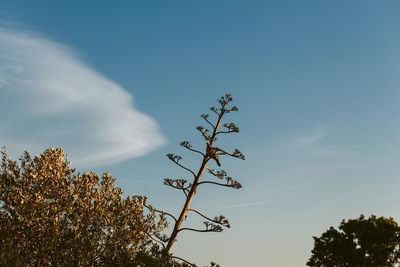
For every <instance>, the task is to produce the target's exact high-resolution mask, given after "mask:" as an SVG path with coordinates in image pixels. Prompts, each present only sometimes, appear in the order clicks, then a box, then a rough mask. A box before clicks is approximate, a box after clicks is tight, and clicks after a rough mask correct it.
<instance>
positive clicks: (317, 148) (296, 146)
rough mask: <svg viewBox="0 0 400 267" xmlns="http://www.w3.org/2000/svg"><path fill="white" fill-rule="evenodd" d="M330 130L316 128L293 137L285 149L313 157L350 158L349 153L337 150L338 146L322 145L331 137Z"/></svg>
mask: <svg viewBox="0 0 400 267" xmlns="http://www.w3.org/2000/svg"><path fill="white" fill-rule="evenodd" d="M331 130H332V129H329V128H328V127H326V126H316V127H314V128H313V129H312V130H311V131H310V132H309V133H306V134H301V135H296V136H294V137H293V138H292V139H291V140H290V141H289V142H288V144H287V146H286V148H287V149H289V150H296V151H298V152H300V151H301V152H303V153H306V154H308V155H314V156H322V157H325V156H326V157H336V156H337V157H342V156H350V155H351V153H349V152H348V151H345V150H343V149H341V148H339V147H340V146H337V145H336V146H334V145H326V144H324V141H326V140H327V139H328V138H330V137H331Z"/></svg>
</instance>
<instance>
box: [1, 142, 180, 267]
mask: <svg viewBox="0 0 400 267" xmlns="http://www.w3.org/2000/svg"><path fill="white" fill-rule="evenodd" d="M144 201H145V199H144V197H138V196H131V197H126V198H124V197H123V196H122V190H121V189H120V188H117V187H115V179H114V178H113V177H111V176H110V175H109V174H108V173H105V174H103V175H102V176H101V177H99V176H98V175H97V174H95V173H83V174H80V173H75V170H74V169H72V168H70V164H69V162H68V161H67V159H66V158H65V156H64V154H63V151H62V149H54V148H51V149H47V150H46V151H44V153H42V154H41V155H39V156H35V157H33V158H32V157H31V156H30V154H29V153H28V152H25V154H24V155H23V156H22V157H21V158H20V163H18V162H17V161H14V160H11V159H9V158H8V157H7V154H6V151H5V149H4V150H3V152H2V157H1V167H0V265H1V266H163V267H165V266H173V262H172V261H170V259H165V258H164V256H162V257H161V252H160V250H159V249H158V248H157V247H156V246H154V244H153V243H154V242H153V241H152V240H151V238H150V236H151V235H155V234H157V233H159V232H160V231H162V230H163V229H164V228H165V226H166V220H165V218H164V216H162V215H161V216H159V215H157V214H156V212H155V210H154V209H153V208H150V210H147V209H146V210H145V211H144V205H145V204H144ZM174 266H181V265H174Z"/></svg>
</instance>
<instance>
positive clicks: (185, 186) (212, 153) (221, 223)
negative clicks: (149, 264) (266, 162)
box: [154, 94, 245, 266]
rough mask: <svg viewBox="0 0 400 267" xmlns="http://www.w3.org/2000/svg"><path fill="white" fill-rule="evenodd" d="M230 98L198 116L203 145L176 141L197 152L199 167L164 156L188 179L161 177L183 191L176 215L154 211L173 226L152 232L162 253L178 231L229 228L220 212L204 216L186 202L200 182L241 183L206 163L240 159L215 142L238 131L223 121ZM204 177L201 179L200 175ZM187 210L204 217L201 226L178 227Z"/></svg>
mask: <svg viewBox="0 0 400 267" xmlns="http://www.w3.org/2000/svg"><path fill="white" fill-rule="evenodd" d="M231 102H232V97H231V95H229V94H227V95H225V96H223V97H221V98H220V99H219V100H218V105H217V106H216V107H211V108H210V111H211V112H212V114H213V115H214V118H213V116H210V115H209V114H202V115H201V118H202V119H203V120H204V125H205V126H203V125H201V126H197V128H196V129H197V130H198V131H199V132H200V135H201V136H202V137H203V139H204V147H203V149H196V148H194V147H193V146H192V145H191V144H190V142H189V141H183V142H181V143H180V145H181V146H182V147H184V148H185V149H187V150H189V151H190V152H193V153H195V154H197V155H200V158H201V159H200V161H199V167H198V169H190V168H188V167H187V166H185V165H184V163H182V161H181V160H182V157H181V156H179V155H174V154H167V157H168V159H170V160H171V161H172V162H173V163H174V164H176V165H177V166H178V167H180V168H182V169H184V170H185V171H186V172H187V173H188V176H189V178H188V179H172V178H165V179H164V184H165V185H167V186H170V187H172V188H174V189H177V190H179V191H181V192H182V193H183V194H184V195H185V202H184V204H183V206H182V209H181V212H180V214H179V215H178V216H175V215H173V214H171V213H167V212H164V211H158V210H157V211H158V212H160V213H161V214H165V215H166V216H168V217H170V218H171V219H172V220H173V229H172V232H171V234H170V235H169V236H167V235H165V234H164V235H159V233H155V235H154V238H155V239H156V240H157V241H158V242H159V243H160V244H161V246H162V247H163V248H164V250H165V252H166V255H170V253H171V249H172V246H173V245H174V243H175V241H176V238H177V236H178V234H179V233H181V232H182V231H195V232H200V233H205V232H222V231H223V229H224V228H229V227H230V224H229V221H228V220H227V219H226V218H225V217H224V216H223V215H219V216H214V217H211V216H207V215H205V214H204V213H203V212H201V211H199V210H196V209H192V208H190V204H191V202H192V200H193V198H194V196H195V194H196V191H197V190H198V188H199V187H200V186H207V185H214V186H221V187H227V188H233V189H240V188H241V187H242V185H241V184H240V183H239V182H238V181H236V180H234V179H233V178H232V177H231V176H229V175H228V173H227V172H226V171H225V170H222V169H214V168H212V167H210V166H212V164H214V163H215V164H216V165H217V166H218V167H221V162H220V161H221V159H222V157H225V156H228V157H233V158H237V159H242V160H244V159H245V158H244V155H243V154H242V153H241V152H240V151H239V150H238V149H234V150H233V151H232V152H230V151H227V150H225V149H223V148H221V147H217V146H216V141H217V138H220V137H222V136H223V135H226V134H231V133H238V132H239V128H238V127H237V126H236V125H235V124H234V123H233V122H226V121H224V119H225V117H226V115H228V114H229V113H231V112H236V111H238V108H237V107H236V106H230V104H231ZM204 177H205V178H206V179H205V180H203V178H204ZM190 214H194V215H197V216H200V217H202V218H203V219H204V220H205V221H204V228H203V229H195V228H191V227H186V226H185V227H182V225H183V221H184V220H185V219H186V217H187V216H188V215H190ZM173 258H176V259H179V260H182V261H184V262H186V263H189V262H187V261H186V260H184V259H182V258H179V257H175V256H173ZM211 266H218V265H217V264H215V263H213V262H212V263H211Z"/></svg>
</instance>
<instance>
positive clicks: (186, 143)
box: [180, 141, 204, 156]
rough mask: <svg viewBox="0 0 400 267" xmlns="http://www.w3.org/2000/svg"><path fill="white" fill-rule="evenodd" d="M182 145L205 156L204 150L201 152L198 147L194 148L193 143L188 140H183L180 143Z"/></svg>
mask: <svg viewBox="0 0 400 267" xmlns="http://www.w3.org/2000/svg"><path fill="white" fill-rule="evenodd" d="M180 145H181V146H183V147H184V148H186V149H188V150H190V151H193V152H196V153H199V154H200V155H202V156H204V153H203V152H201V151H199V150H196V149H193V148H192V145H191V144H190V143H189V142H188V141H183V142H181V143H180Z"/></svg>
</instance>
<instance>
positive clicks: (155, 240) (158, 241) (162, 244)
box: [147, 234, 165, 249]
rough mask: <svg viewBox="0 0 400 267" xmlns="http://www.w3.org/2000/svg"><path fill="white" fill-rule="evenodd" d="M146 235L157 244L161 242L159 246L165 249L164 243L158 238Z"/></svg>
mask: <svg viewBox="0 0 400 267" xmlns="http://www.w3.org/2000/svg"><path fill="white" fill-rule="evenodd" d="M147 235H148V237H150V239H151V240H153V241H154V242H157V243H159V244H161V246H162V247H163V249H165V244H164V243H163V242H161V241H160V240H157V239H155V238H154V237H152V236H151V235H150V234H147ZM157 238H158V237H157Z"/></svg>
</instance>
